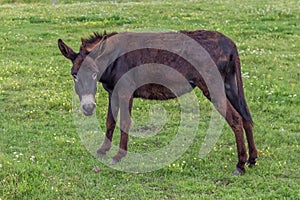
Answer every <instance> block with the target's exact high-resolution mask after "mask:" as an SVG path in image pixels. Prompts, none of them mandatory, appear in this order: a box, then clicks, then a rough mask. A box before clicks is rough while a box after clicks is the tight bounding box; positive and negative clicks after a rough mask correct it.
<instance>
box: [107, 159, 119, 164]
mask: <svg viewBox="0 0 300 200" xmlns="http://www.w3.org/2000/svg"><path fill="white" fill-rule="evenodd" d="M118 162H120V160H117V159H114V158H113V159H112V160H111V161H110V163H109V164H110V165H115V164H117V163H118Z"/></svg>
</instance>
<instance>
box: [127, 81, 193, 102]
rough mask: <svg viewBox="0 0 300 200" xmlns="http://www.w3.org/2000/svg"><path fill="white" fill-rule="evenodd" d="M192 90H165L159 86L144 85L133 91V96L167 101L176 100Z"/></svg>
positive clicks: (174, 88)
mask: <svg viewBox="0 0 300 200" xmlns="http://www.w3.org/2000/svg"><path fill="white" fill-rule="evenodd" d="M192 90H193V86H189V87H183V86H176V87H172V88H167V87H165V86H162V85H159V84H154V83H151V84H146V85H143V86H141V87H139V88H138V89H136V90H135V92H134V94H133V96H134V97H138V98H143V99H153V100H167V99H173V98H177V97H179V96H181V95H183V94H185V93H188V92H190V91H192Z"/></svg>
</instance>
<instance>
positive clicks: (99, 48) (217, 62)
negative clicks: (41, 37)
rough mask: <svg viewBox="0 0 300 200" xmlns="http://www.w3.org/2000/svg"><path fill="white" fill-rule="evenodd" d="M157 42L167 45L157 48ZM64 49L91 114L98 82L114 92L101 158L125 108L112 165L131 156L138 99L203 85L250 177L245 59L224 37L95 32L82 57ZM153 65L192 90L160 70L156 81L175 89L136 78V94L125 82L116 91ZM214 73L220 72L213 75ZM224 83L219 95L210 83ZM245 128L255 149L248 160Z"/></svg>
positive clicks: (214, 34) (167, 96)
mask: <svg viewBox="0 0 300 200" xmlns="http://www.w3.org/2000/svg"><path fill="white" fill-rule="evenodd" d="M186 38H188V39H186ZM137 41H138V42H137ZM154 43H155V45H154ZM157 43H161V44H160V45H156V44H157ZM193 43H196V45H195V44H193ZM169 44H170V45H169ZM141 46H143V47H144V48H141ZM166 46H168V47H166ZM58 47H59V49H60V51H61V53H62V54H63V55H64V56H65V57H66V58H68V59H70V60H71V61H72V63H73V66H72V69H71V74H72V76H73V77H74V83H75V90H76V93H77V94H78V96H79V98H80V102H81V109H82V111H83V113H84V114H85V115H87V116H88V115H92V114H93V111H94V110H95V94H96V87H97V82H101V83H102V85H103V87H104V88H105V90H106V91H107V92H108V93H109V106H108V113H107V119H106V137H105V140H104V143H103V145H102V146H101V147H100V148H99V150H98V151H97V153H98V154H99V155H105V154H106V152H107V151H108V150H109V149H110V148H111V142H112V137H113V132H114V129H115V126H116V120H115V119H116V118H115V117H116V116H117V115H118V111H119V109H120V128H121V139H120V146H119V151H118V153H117V154H116V155H115V156H114V157H113V161H112V164H115V163H117V162H119V161H120V160H121V159H122V158H123V157H124V156H126V153H127V143H128V133H129V127H130V123H131V119H130V114H131V108H132V102H133V98H135V97H138V98H145V99H156V100H167V99H171V98H176V97H178V96H180V95H182V94H185V93H187V92H189V91H191V90H192V89H193V88H195V87H198V88H200V89H201V90H202V92H203V94H204V95H205V96H206V97H207V98H208V99H209V100H210V101H211V102H212V103H213V104H214V106H215V108H216V109H217V110H218V111H219V112H220V114H221V115H222V116H223V117H224V118H225V119H226V121H227V123H228V124H229V126H230V127H231V129H232V130H233V132H234V134H235V139H236V144H237V152H238V163H237V165H236V170H235V172H234V174H243V173H245V163H246V162H248V164H249V166H253V165H255V162H256V158H257V150H256V146H255V143H254V139H253V133H252V127H253V121H252V117H251V114H250V112H249V109H248V107H247V104H246V100H245V96H244V90H243V83H242V77H241V66H240V59H239V56H238V52H237V48H236V45H235V44H234V42H233V41H232V40H231V39H229V38H228V37H226V36H224V35H223V34H221V33H219V32H215V31H205V30H197V31H180V32H178V33H111V34H106V33H104V34H103V35H101V34H98V33H95V34H94V35H93V36H91V37H90V38H88V39H82V45H81V47H80V52H79V53H75V52H74V51H73V50H72V49H71V48H70V47H68V46H67V45H66V44H65V43H64V42H63V41H62V40H61V39H59V40H58ZM170 48H171V49H170ZM172 48H173V49H172ZM197 48H198V49H199V48H200V49H201V48H202V52H201V50H200V51H195V50H196V49H197ZM183 51H188V54H184V53H182V54H180V52H183ZM185 55H188V56H185ZM197 57H198V61H197V63H198V64H197V63H196V64H195V62H194V63H193V59H194V60H195V59H196V58H197ZM209 60H212V62H213V64H211V63H210V64H209V66H208V64H207V63H209ZM151 63H152V64H153V63H154V64H162V65H165V66H168V67H169V68H171V69H173V71H174V70H176V72H179V73H180V74H181V75H182V76H183V77H184V78H185V79H186V81H187V82H188V84H189V86H188V87H185V86H183V85H184V83H183V82H180V81H179V79H178V77H176V76H174V73H163V74H162V73H161V74H159V72H157V71H156V72H153V74H152V76H153V77H157V76H159V77H162V79H164V81H166V82H168V83H170V85H172V86H174V87H172V88H168V87H165V86H163V85H161V84H156V83H150V82H149V83H147V84H144V85H139V84H138V83H137V82H138V81H137V79H146V78H147V77H142V78H141V77H138V76H132V77H131V78H130V79H131V80H128V81H129V82H130V84H131V85H134V86H136V87H133V88H134V90H133V91H131V92H127V93H126V92H124V91H126V88H124V87H127V86H126V84H125V85H124V87H123V88H122V86H121V89H120V90H118V91H117V92H114V91H115V90H116V85H117V83H118V81H119V80H120V79H121V78H122V76H123V75H124V74H126V73H127V72H129V71H130V70H132V69H135V68H136V67H138V66H141V65H145V64H151ZM195 65H200V66H195ZM148 69H149V70H148V71H147V72H149V73H148V74H149V76H151V75H150V74H151V73H152V72H151V68H150V67H148ZM153 69H154V68H153ZM213 70H215V72H212V71H213ZM153 71H155V70H153ZM145 74H147V73H145ZM218 79H220V80H221V84H220V85H219V86H218V87H215V86H213V87H214V88H215V89H214V90H215V91H214V93H215V94H213V92H212V91H211V86H210V85H214V82H218ZM130 84H129V85H130ZM119 85H120V84H119ZM222 92H223V93H224V97H225V98H224V99H223V100H222V102H223V103H222V105H221V106H220V101H219V99H218V95H219V93H222ZM114 95H115V96H117V101H114V102H113V101H112V99H113V96H114ZM215 96H217V98H216V97H215ZM218 101H219V102H218ZM221 107H222V108H224V107H225V111H222V108H221ZM244 130H245V133H246V138H247V141H248V147H249V158H248V160H247V152H246V145H245V141H244Z"/></svg>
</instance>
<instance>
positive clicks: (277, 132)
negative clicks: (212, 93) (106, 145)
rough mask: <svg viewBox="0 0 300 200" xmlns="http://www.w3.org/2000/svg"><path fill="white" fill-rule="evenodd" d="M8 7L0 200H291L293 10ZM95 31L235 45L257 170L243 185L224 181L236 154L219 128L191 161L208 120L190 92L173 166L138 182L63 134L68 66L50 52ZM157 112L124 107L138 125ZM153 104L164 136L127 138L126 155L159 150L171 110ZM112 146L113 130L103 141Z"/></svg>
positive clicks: (0, 105) (299, 95) (101, 104)
mask: <svg viewBox="0 0 300 200" xmlns="http://www.w3.org/2000/svg"><path fill="white" fill-rule="evenodd" d="M7 2H20V3H26V1H0V4H1V5H0V16H1V21H0V44H1V45H0V48H1V49H0V51H1V54H0V55H1V56H0V64H1V67H0V111H1V114H0V199H1V200H2V199H237V198H238V199H245V198H250V199H274V198H278V199H299V198H300V196H299V188H300V181H299V180H300V172H299V164H300V161H299V160H300V159H299V158H300V142H299V137H300V136H299V135H300V115H299V113H300V85H299V82H300V72H299V67H300V62H299V60H300V54H299V47H300V44H299V41H300V24H299V21H300V20H299V16H300V11H299V3H298V2H297V1H295V0H292V1H284V0H278V1H259V0H251V1H247V2H242V1H238V0H230V1H206V0H205V1H175V0H173V1H171V0H168V1H164V2H161V1H144V3H138V2H136V3H128V2H129V1H122V2H121V3H119V4H114V3H113V1H107V2H98V3H97V2H92V3H88V2H82V3H75V2H74V4H63V3H68V1H64V2H60V1H58V2H59V4H58V5H55V6H52V5H51V1H49V2H48V1H43V3H40V4H5V3H7ZM39 2H41V1H39ZM119 2H120V1H119ZM104 29H106V30H107V31H108V32H112V31H119V32H122V31H164V30H174V31H175V30H181V29H189V30H194V29H211V30H218V31H220V32H222V33H224V34H226V35H228V36H229V37H231V38H232V39H233V40H234V41H235V42H236V43H237V46H238V48H239V52H240V56H241V61H242V70H243V77H244V85H245V93H246V97H247V100H248V104H249V106H250V108H251V111H252V115H253V118H254V123H255V127H254V134H255V139H256V143H257V147H258V150H259V158H258V164H257V166H256V167H254V168H253V169H249V168H246V170H247V172H246V174H245V175H244V176H239V177H235V176H233V175H232V172H233V170H234V168H235V164H236V161H237V155H236V150H235V149H236V147H235V142H234V135H233V133H232V131H231V130H230V128H229V127H228V126H227V125H226V126H224V128H223V132H222V135H221V137H220V139H219V140H218V142H217V144H216V145H215V147H214V148H213V150H212V151H211V152H210V153H209V154H208V155H207V156H206V157H204V158H203V159H200V158H199V157H198V152H199V149H200V147H201V143H202V141H203V138H204V136H205V133H206V129H207V127H208V121H209V117H210V112H211V107H210V104H209V103H208V102H207V100H205V99H204V98H203V97H202V96H201V92H200V91H199V90H196V94H197V95H198V96H199V106H200V113H201V121H200V122H199V124H200V125H199V133H197V136H196V138H195V140H194V142H193V144H192V145H191V147H190V148H189V149H188V150H187V151H186V152H185V153H184V154H183V155H182V156H181V157H180V158H179V159H178V160H176V161H174V162H173V163H171V164H170V165H168V166H166V167H164V168H162V169H160V170H157V171H153V172H149V173H142V174H132V173H126V172H121V171H116V170H114V169H112V168H110V167H107V166H106V165H104V164H102V163H101V162H99V161H97V160H96V159H95V158H94V157H93V155H91V154H90V153H89V152H88V151H87V150H86V148H85V146H84V145H83V144H82V143H81V140H80V138H79V135H78V133H77V131H76V128H75V125H74V121H73V111H72V95H73V89H72V88H73V80H72V78H71V76H70V68H71V63H70V62H69V61H67V60H66V59H65V58H64V57H63V56H62V55H61V54H60V52H59V50H58V47H57V39H58V38H62V39H64V41H66V42H67V43H68V44H69V45H70V46H72V47H73V48H74V49H75V50H77V49H79V46H80V38H81V37H88V36H89V35H90V34H91V33H92V32H94V31H100V32H101V31H103V30H104ZM98 90H99V94H98V95H97V105H98V107H97V115H98V116H99V123H100V125H101V127H102V128H104V127H105V116H106V114H105V113H106V106H107V94H106V93H105V91H104V90H103V89H101V87H99V89H98ZM157 103H158V102H148V101H142V100H135V101H134V110H133V115H134V118H135V119H137V120H138V119H140V118H142V117H143V115H144V114H145V113H147V112H148V109H149V108H150V106H151V105H154V104H157ZM162 105H163V106H164V107H165V109H166V110H167V111H168V113H167V114H170V115H171V118H170V119H171V120H169V121H168V122H167V126H166V129H165V130H163V132H162V133H161V134H159V135H157V136H156V137H153V138H152V137H151V138H149V140H148V139H147V138H144V139H136V138H130V142H129V148H130V149H134V151H137V152H144V151H145V152H147V151H151V150H153V149H155V148H158V147H159V145H158V143H157V140H158V142H161V145H165V144H166V143H168V141H170V140H172V130H174V128H175V129H176V125H177V124H178V115H179V114H180V113H179V111H178V104H177V101H175V100H172V101H169V102H164V103H163V104H162ZM173 118H174V120H173ZM176 119H177V121H176ZM118 141H119V138H118V133H116V135H115V137H114V143H115V144H116V145H117V144H118ZM99 142H100V141H99ZM112 153H114V152H112ZM95 166H99V167H100V171H99V172H98V173H96V172H94V170H93V168H94V167H95Z"/></svg>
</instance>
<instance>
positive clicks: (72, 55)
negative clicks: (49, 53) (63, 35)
mask: <svg viewBox="0 0 300 200" xmlns="http://www.w3.org/2000/svg"><path fill="white" fill-rule="evenodd" d="M58 48H59V50H60V52H61V53H62V55H64V56H65V57H66V58H68V59H70V60H72V61H73V60H75V58H76V56H77V54H76V53H75V52H74V51H73V50H72V49H71V48H70V47H68V45H66V44H65V43H64V42H63V41H62V40H61V39H58Z"/></svg>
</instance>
